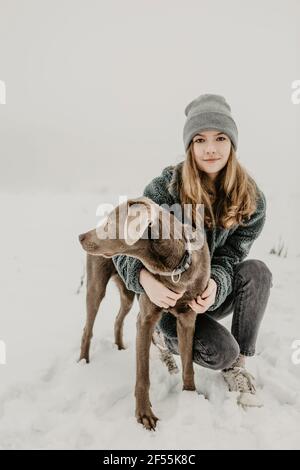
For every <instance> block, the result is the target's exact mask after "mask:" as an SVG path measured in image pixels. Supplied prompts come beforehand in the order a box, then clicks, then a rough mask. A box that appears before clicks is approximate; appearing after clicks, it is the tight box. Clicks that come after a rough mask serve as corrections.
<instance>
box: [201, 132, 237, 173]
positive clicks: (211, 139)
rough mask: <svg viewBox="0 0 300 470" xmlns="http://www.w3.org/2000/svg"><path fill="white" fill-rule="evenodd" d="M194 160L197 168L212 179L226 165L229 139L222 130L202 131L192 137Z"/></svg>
mask: <svg viewBox="0 0 300 470" xmlns="http://www.w3.org/2000/svg"><path fill="white" fill-rule="evenodd" d="M192 145H193V150H194V155H195V161H196V164H197V167H198V169H199V170H201V171H204V172H205V173H207V174H208V176H209V177H210V178H211V179H212V180H213V181H214V179H215V178H216V176H217V174H218V173H219V171H220V170H222V168H224V166H225V165H226V163H227V161H228V158H229V155H230V149H231V140H230V138H229V137H228V136H227V135H226V134H224V133H223V132H219V131H215V130H211V131H205V132H204V131H202V132H201V134H197V135H195V137H193V143H192Z"/></svg>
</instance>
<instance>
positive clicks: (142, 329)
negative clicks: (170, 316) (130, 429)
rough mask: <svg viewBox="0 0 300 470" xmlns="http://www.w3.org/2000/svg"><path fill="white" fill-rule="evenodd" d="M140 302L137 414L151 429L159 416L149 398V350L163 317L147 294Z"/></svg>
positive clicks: (137, 355)
mask: <svg viewBox="0 0 300 470" xmlns="http://www.w3.org/2000/svg"><path fill="white" fill-rule="evenodd" d="M139 304H140V313H139V315H138V319H137V336H136V385H135V399H136V409H135V416H136V419H137V421H138V423H141V424H143V425H144V427H145V428H147V429H149V430H151V429H153V430H154V429H155V427H156V422H157V420H158V418H157V417H156V416H155V414H154V413H153V412H152V410H151V403H150V398H149V388H150V376H149V352H150V345H151V340H152V334H153V331H154V327H155V324H156V322H157V321H158V320H159V319H160V317H161V312H162V309H160V308H158V307H156V306H155V305H154V304H153V303H152V302H151V301H150V300H149V299H148V297H147V296H146V295H145V294H142V295H141V296H140V299H139Z"/></svg>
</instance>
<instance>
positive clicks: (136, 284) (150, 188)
mask: <svg viewBox="0 0 300 470" xmlns="http://www.w3.org/2000/svg"><path fill="white" fill-rule="evenodd" d="M167 182H168V179H167V177H166V176H163V175H161V176H157V177H156V178H154V179H153V180H152V181H150V183H149V184H148V185H147V186H146V187H145V189H144V192H143V196H146V197H148V198H149V199H152V200H153V201H154V202H156V204H159V205H161V204H164V203H168V191H167ZM112 260H113V263H114V265H115V267H116V269H117V271H118V274H119V275H120V276H121V278H122V279H123V281H124V283H125V285H126V287H127V289H129V290H132V291H134V292H135V293H136V294H141V293H143V292H145V290H144V288H143V286H142V285H141V283H140V281H139V276H140V272H141V269H142V268H143V267H144V265H143V263H142V262H141V261H140V260H139V259H137V258H134V257H133V256H128V255H116V256H113V257H112Z"/></svg>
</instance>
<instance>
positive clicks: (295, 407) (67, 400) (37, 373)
mask: <svg viewBox="0 0 300 470" xmlns="http://www.w3.org/2000/svg"><path fill="white" fill-rule="evenodd" d="M272 198H273V199H272ZM274 198H275V195H274V194H273V195H272V194H271V193H270V194H269V219H268V223H267V224H266V227H265V230H264V232H263V234H262V235H261V237H260V239H259V240H257V242H256V243H255V245H254V246H253V248H252V250H251V253H250V255H249V257H251V258H255V257H259V258H260V259H262V260H264V261H265V262H266V263H267V264H268V266H269V267H270V269H271V270H272V272H273V288H272V292H271V296H270V300H269V303H268V307H267V312H266V316H265V319H264V321H263V323H262V327H261V331H260V335H259V340H258V344H257V355H256V357H255V358H251V359H249V361H248V367H249V369H250V371H251V372H252V373H254V375H255V376H256V378H257V383H258V386H259V389H260V391H261V394H262V396H263V398H264V401H265V406H264V408H262V409H249V410H247V411H245V410H243V409H241V408H239V407H238V406H237V405H236V403H235V397H234V396H233V395H232V394H230V393H229V392H227V391H226V387H225V384H224V383H223V379H222V377H221V375H220V373H219V372H215V371H210V370H206V369H203V368H201V367H199V366H197V365H195V373H196V385H197V392H198V393H191V392H182V391H181V377H180V374H177V375H176V376H170V375H169V374H168V372H167V370H166V369H165V367H164V366H163V364H162V363H161V362H160V360H159V358H158V354H157V351H156V350H155V349H152V350H151V390H150V396H151V401H152V404H153V409H154V412H155V413H156V414H157V415H158V416H159V417H160V418H161V421H159V423H158V427H157V431H156V432H155V433H154V432H148V431H146V430H145V429H143V428H142V427H141V426H140V425H138V424H137V423H136V420H135V418H134V382H135V321H136V315H137V312H138V304H137V302H135V304H134V307H133V309H132V312H131V313H130V315H129V316H128V317H127V321H126V325H125V331H124V336H125V343H126V345H127V349H126V350H125V351H118V350H117V349H116V346H115V345H114V343H113V322H114V318H115V315H116V313H117V311H118V308H119V297H118V291H117V288H116V287H115V285H114V284H113V283H110V284H109V286H108V289H107V295H106V297H105V299H104V301H103V303H102V305H101V308H100V312H99V315H98V318H97V322H96V327H95V334H94V338H93V344H92V354H91V363H90V364H88V365H86V364H82V363H80V364H78V363H77V362H76V361H77V358H78V355H79V345H80V338H81V333H82V328H83V324H84V319H85V289H84V287H83V288H81V290H80V292H79V294H78V293H76V291H77V288H78V286H79V285H80V277H81V275H82V273H83V269H84V262H85V255H84V253H83V251H82V250H81V248H80V246H79V243H78V241H77V235H78V234H79V233H81V232H83V231H86V230H88V229H90V228H93V227H94V226H95V223H96V217H95V209H96V206H97V204H98V203H100V202H102V201H104V199H105V201H110V202H113V203H116V198H115V197H113V195H109V194H103V195H102V196H101V197H99V196H97V195H84V194H82V195H81V194H80V195H78V194H77V195H74V194H57V195H55V194H50V193H49V194H47V193H36V194H2V195H1V198H0V201H1V202H0V210H1V222H2V223H1V244H0V259H1V266H0V286H1V306H0V315H1V319H0V341H1V340H2V341H3V342H5V346H6V356H7V357H6V365H0V374H1V380H0V448H2V449H16V448H19V449H32V448H34V449H37V448H38V449H40V448H42V449H54V448H58V449H63V448H64V449H95V448H96V449H116V448H118V449H181V448H184V449H189V448H191V449H209V448H212V449H229V448H235V449H238V448H251V449H262V448H265V449H277V448H290V449H291V448H293V449H295V448H299V447H300V424H299V423H300V393H299V391H300V364H298V365H297V364H295V363H293V361H292V354H293V349H292V344H293V342H294V341H295V340H297V339H298V340H299V339H300V315H299V308H298V305H297V303H296V295H297V292H298V289H299V283H300V272H299V261H300V249H299V251H297V244H296V242H295V240H293V243H294V245H293V244H292V243H291V245H289V248H290V249H289V253H288V257H287V258H279V257H277V256H274V255H271V254H269V250H270V248H272V246H273V245H274V243H275V242H276V241H277V235H280V227H289V229H288V230H289V233H288V234H287V235H286V237H289V236H291V237H292V235H293V228H296V227H297V226H299V225H298V222H295V220H294V219H293V223H294V224H295V225H294V227H293V225H291V224H292V222H291V220H292V217H291V214H292V208H293V207H296V204H295V202H294V197H293V198H291V200H290V203H289V204H285V210H282V211H281V212H280V220H278V217H277V216H276V210H277V208H278V201H275V199H274ZM272 202H273V204H272ZM283 205H284V204H283ZM275 208H276V210H275ZM288 211H290V212H288ZM283 214H285V215H286V218H287V219H286V220H284V219H283ZM286 237H285V238H286ZM230 320H231V318H227V319H226V320H224V324H225V325H226V326H228V327H230ZM176 361H177V363H178V365H180V363H179V360H178V356H177V357H176Z"/></svg>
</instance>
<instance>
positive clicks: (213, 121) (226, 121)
mask: <svg viewBox="0 0 300 470" xmlns="http://www.w3.org/2000/svg"><path fill="white" fill-rule="evenodd" d="M184 113H185V115H186V117H187V118H186V122H185V125H184V129H183V142H184V147H185V151H187V149H188V146H189V145H190V143H191V140H192V139H193V137H194V136H195V135H196V134H198V133H200V132H201V131H204V130H209V129H216V130H218V131H220V132H224V133H225V134H227V135H228V137H229V138H230V140H231V142H232V145H233V147H234V149H235V150H236V149H237V142H238V130H237V126H236V123H235V122H234V120H233V117H232V116H231V108H230V106H229V104H228V103H227V101H226V100H225V98H224V97H223V96H221V95H213V94H210V93H206V94H204V95H200V96H198V98H196V99H195V100H193V101H191V102H190V103H189V104H188V105H187V107H186V108H185V110H184Z"/></svg>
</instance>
